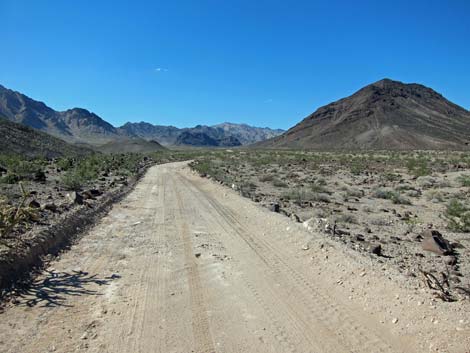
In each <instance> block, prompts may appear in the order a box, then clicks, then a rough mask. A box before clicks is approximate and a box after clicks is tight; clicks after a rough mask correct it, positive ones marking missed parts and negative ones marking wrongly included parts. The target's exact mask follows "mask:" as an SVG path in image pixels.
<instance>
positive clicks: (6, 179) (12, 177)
mask: <svg viewBox="0 0 470 353" xmlns="http://www.w3.org/2000/svg"><path fill="white" fill-rule="evenodd" d="M19 180H20V177H19V176H18V175H16V174H10V173H7V174H6V175H4V176H2V177H0V184H16V183H17V182H18V181H19Z"/></svg>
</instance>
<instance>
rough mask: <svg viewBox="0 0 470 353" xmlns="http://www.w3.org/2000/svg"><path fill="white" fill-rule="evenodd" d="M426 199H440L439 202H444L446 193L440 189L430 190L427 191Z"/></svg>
mask: <svg viewBox="0 0 470 353" xmlns="http://www.w3.org/2000/svg"><path fill="white" fill-rule="evenodd" d="M426 199H427V200H428V201H433V200H435V201H438V202H443V201H444V195H443V194H442V193H441V192H440V191H438V190H429V191H428V192H427V193H426Z"/></svg>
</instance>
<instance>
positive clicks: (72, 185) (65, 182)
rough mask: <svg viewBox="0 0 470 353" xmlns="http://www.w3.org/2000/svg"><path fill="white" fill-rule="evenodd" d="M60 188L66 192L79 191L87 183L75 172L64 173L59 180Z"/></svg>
mask: <svg viewBox="0 0 470 353" xmlns="http://www.w3.org/2000/svg"><path fill="white" fill-rule="evenodd" d="M60 181H61V184H62V186H63V187H64V188H65V189H67V190H75V191H78V190H80V189H81V188H82V187H83V186H84V185H85V184H86V182H87V180H86V179H85V178H84V177H83V176H81V175H80V174H79V173H78V172H77V171H76V170H71V171H68V172H66V173H65V174H64V175H63V176H62V177H61V178H60Z"/></svg>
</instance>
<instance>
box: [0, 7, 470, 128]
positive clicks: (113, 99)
mask: <svg viewBox="0 0 470 353" xmlns="http://www.w3.org/2000/svg"><path fill="white" fill-rule="evenodd" d="M0 19H1V27H2V54H1V55H0V84H3V85H4V86H6V87H8V88H12V89H14V90H17V91H20V92H23V93H25V94H27V95H29V96H30V97H32V98H35V99H38V100H42V101H44V102H46V103H47V104H48V105H49V106H51V107H53V108H54V109H57V110H65V109H67V108H72V107H83V108H86V109H89V110H91V111H93V112H95V113H97V114H98V115H100V116H101V117H103V118H104V119H106V120H108V121H109V122H111V123H112V124H114V125H116V126H118V125H120V124H122V123H124V122H126V121H141V120H145V121H149V122H151V123H155V124H164V125H168V124H172V125H176V126H180V127H182V126H193V125H196V124H199V123H200V124H214V123H218V122H223V121H232V122H245V123H250V124H253V125H258V126H270V127H281V128H288V127H290V126H292V125H294V124H295V123H297V122H298V121H300V120H301V119H302V118H304V117H305V116H306V115H308V114H309V113H311V112H313V111H314V110H315V109H316V108H318V107H319V106H322V105H324V104H327V103H329V102H331V101H334V100H336V99H339V98H342V97H343V96H346V95H349V94H351V93H353V92H354V91H355V90H357V89H359V88H361V87H362V86H364V85H366V84H368V83H371V82H374V81H377V80H379V79H381V78H384V77H388V78H392V79H397V80H401V81H405V82H418V83H423V84H425V85H428V86H431V87H432V88H434V89H436V90H437V91H438V92H440V93H442V94H444V96H446V97H447V98H449V99H450V100H452V101H454V102H455V103H457V104H459V105H461V106H463V107H465V108H467V109H468V108H470V91H469V87H470V1H468V0H442V1H432V0H428V1H423V0H413V1H410V0H408V1H402V0H395V1H379V0H375V1H360V0H356V1H349V0H348V1H335V0H328V1H256V0H241V1H229V0H218V1H215V0H214V1H195V0H187V1H178V0H171V1H138V0H134V1H121V0H113V1H107V0H93V1H88V0H76V1H68V0H60V1H59V0H41V1H39V0H29V1H25V0H0Z"/></svg>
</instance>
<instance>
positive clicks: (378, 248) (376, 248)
mask: <svg viewBox="0 0 470 353" xmlns="http://www.w3.org/2000/svg"><path fill="white" fill-rule="evenodd" d="M369 251H370V252H371V253H372V254H375V255H377V256H381V255H382V245H380V244H372V245H371V246H370V247H369Z"/></svg>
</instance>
